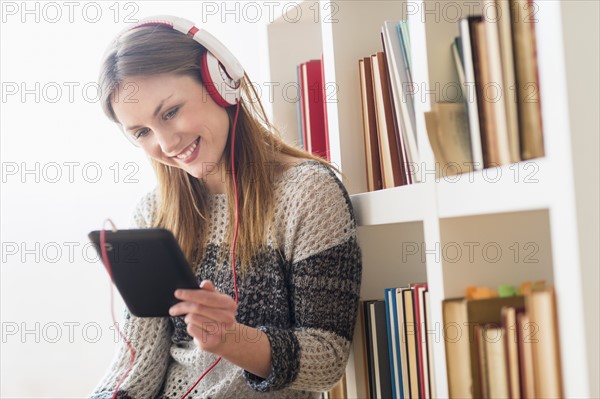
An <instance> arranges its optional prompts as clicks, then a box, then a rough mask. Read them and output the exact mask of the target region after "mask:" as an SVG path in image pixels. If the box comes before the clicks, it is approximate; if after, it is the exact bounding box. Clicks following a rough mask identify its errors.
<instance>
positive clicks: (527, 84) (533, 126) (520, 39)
mask: <svg viewBox="0 0 600 399" xmlns="http://www.w3.org/2000/svg"><path fill="white" fill-rule="evenodd" d="M533 5H534V4H533V1H531V0H511V1H510V10H511V15H512V16H513V19H512V22H513V47H514V57H515V72H516V81H517V82H516V83H517V99H518V109H519V113H518V119H519V130H520V133H521V141H520V143H521V158H522V159H532V158H538V157H543V156H544V138H543V131H542V113H541V94H540V85H539V79H538V72H537V50H536V37H535V22H534V20H533V19H532V18H535V17H534V16H531V15H527V13H526V10H529V9H534V8H533Z"/></svg>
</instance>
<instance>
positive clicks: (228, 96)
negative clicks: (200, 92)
mask: <svg viewBox="0 0 600 399" xmlns="http://www.w3.org/2000/svg"><path fill="white" fill-rule="evenodd" d="M200 76H201V78H202V82H203V83H204V87H205V88H206V90H207V91H208V94H210V96H211V98H212V99H213V100H214V101H215V102H216V103H217V104H219V105H220V106H221V107H229V106H232V105H235V104H236V103H237V100H239V99H240V97H241V90H240V89H241V82H240V81H239V80H238V81H235V80H233V79H231V78H230V77H229V75H228V74H227V71H226V70H225V68H224V67H223V65H221V63H220V62H219V60H218V59H217V58H216V57H215V56H214V55H212V54H211V53H210V51H205V52H204V53H203V54H202V56H201V58H200Z"/></svg>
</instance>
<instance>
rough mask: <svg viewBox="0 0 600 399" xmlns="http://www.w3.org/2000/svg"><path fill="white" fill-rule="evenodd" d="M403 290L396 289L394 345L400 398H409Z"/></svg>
mask: <svg viewBox="0 0 600 399" xmlns="http://www.w3.org/2000/svg"><path fill="white" fill-rule="evenodd" d="M404 289H405V288H396V317H397V319H398V334H397V335H396V343H397V346H398V348H399V353H400V368H401V369H400V373H401V375H402V387H401V388H402V397H403V398H408V397H410V379H409V377H408V376H409V367H408V354H407V348H406V338H407V337H406V329H405V326H406V321H405V318H404V295H403V290H404Z"/></svg>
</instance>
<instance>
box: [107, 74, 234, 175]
mask: <svg viewBox="0 0 600 399" xmlns="http://www.w3.org/2000/svg"><path fill="white" fill-rule="evenodd" d="M112 106H113V110H114V112H115V115H116V116H117V119H118V120H119V122H120V124H121V126H122V128H123V130H124V131H125V134H127V135H131V136H133V138H134V140H136V142H137V143H139V145H140V146H141V147H142V148H143V149H144V151H145V152H146V153H147V154H148V155H149V156H150V157H152V158H153V159H155V160H157V161H158V162H161V163H163V164H165V165H170V166H175V167H178V168H181V169H183V170H185V171H186V172H188V173H189V174H190V175H192V176H194V177H196V178H198V179H200V178H204V177H207V176H208V175H210V174H214V168H215V166H220V165H221V157H222V155H223V151H224V149H225V144H226V142H227V136H228V133H229V119H228V117H227V112H226V111H225V109H224V108H222V107H220V106H219V105H217V103H215V102H214V101H213V99H212V98H211V97H210V95H209V94H208V92H207V91H206V89H205V88H204V86H203V85H202V84H200V83H199V82H198V81H197V80H196V79H194V78H193V77H191V76H179V75H174V74H163V75H155V76H149V77H146V76H144V77H132V78H130V79H127V80H126V81H125V82H123V84H122V85H121V86H120V87H119V90H118V91H117V92H116V93H115V95H114V97H113V101H112ZM211 171H212V173H211Z"/></svg>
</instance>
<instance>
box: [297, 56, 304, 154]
mask: <svg viewBox="0 0 600 399" xmlns="http://www.w3.org/2000/svg"><path fill="white" fill-rule="evenodd" d="M301 68H302V65H297V66H296V82H298V87H300V92H302V90H303V87H304V86H303V85H302V79H300V76H301V74H302V72H301ZM296 108H297V109H296V111H297V113H296V115H297V116H298V136H297V137H298V146H300V148H303V149H305V150H306V147H305V139H304V119H303V118H304V113H303V112H302V99H300V98H298V101H297V103H296Z"/></svg>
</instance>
